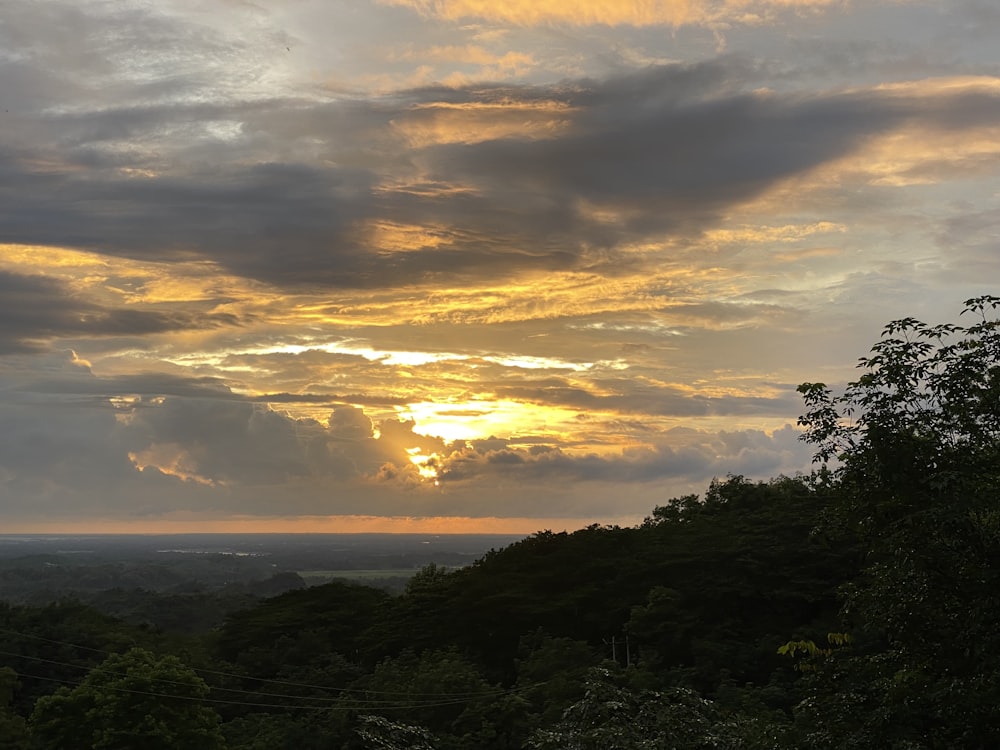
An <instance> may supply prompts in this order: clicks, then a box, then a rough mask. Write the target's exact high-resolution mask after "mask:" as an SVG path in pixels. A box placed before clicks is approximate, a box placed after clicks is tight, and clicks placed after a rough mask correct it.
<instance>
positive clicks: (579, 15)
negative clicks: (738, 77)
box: [382, 0, 839, 26]
mask: <svg viewBox="0 0 1000 750" xmlns="http://www.w3.org/2000/svg"><path fill="white" fill-rule="evenodd" d="M382 1H383V2H389V3H392V4H393V5H402V6H405V7H408V8H412V9H414V10H415V11H417V12H418V13H420V14H421V15H424V16H431V17H435V18H440V19H443V20H447V21H461V20H466V19H483V20H486V21H491V22H495V23H506V24H514V25H519V26H520V25H525V26H533V25H539V24H547V23H557V24H567V25H571V26H591V25H607V26H664V25H667V26H681V25H685V24H699V25H700V24H705V25H714V24H720V23H760V22H763V21H764V20H765V19H767V18H768V17H769V16H771V15H772V14H773V13H774V12H775V11H778V10H782V9H803V10H810V9H822V8H826V7H830V6H834V5H838V4H839V0H755V1H754V0H714V1H713V0H652V1H651V2H640V1H638V0H584V1H583V2H572V3H570V2H564V0H542V1H541V2H537V1H532V0H509V1H508V2H504V3H494V2H490V0H382Z"/></svg>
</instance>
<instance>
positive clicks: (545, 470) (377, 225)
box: [0, 0, 1000, 533]
mask: <svg viewBox="0 0 1000 750" xmlns="http://www.w3.org/2000/svg"><path fill="white" fill-rule="evenodd" d="M998 33H1000V6H998V5H996V4H995V3H992V2H988V1H987V0H949V1H947V2H945V1H944V0H936V1H931V0H873V1H872V2H865V3H852V2H840V1H838V0H683V1H682V0H653V1H652V2H638V0H637V1H636V2H627V1H625V0H622V1H621V2H602V1H601V0H585V1H583V2H577V3H559V2H552V1H551V0H536V1H535V2H530V3H529V2H522V1H521V0H517V1H514V0H511V1H510V2H506V3H502V4H501V3H492V2H484V1H483V0H381V1H377V2H363V1H361V0H358V1H354V0H351V1H350V2H347V1H346V0H343V1H340V2H336V1H330V0H296V1H295V2H287V3H252V2H242V1H241V0H209V1H208V2H193V1H191V0H161V1H160V2H149V1H148V0H122V1H121V2H112V3H109V2H99V1H98V0H76V1H75V2H68V0H46V1H45V2H37V0H6V2H5V3H4V11H3V14H2V17H0V118H2V119H0V123H2V125H0V528H2V529H3V531H4V533H16V532H27V533H44V532H49V533H52V532H65V533H77V532H79V533H88V532H94V531H97V530H103V531H105V532H109V531H117V532H130V533H131V532H151V533H165V532H169V531H178V532H190V531H212V532H218V531H279V532H288V531H331V532H339V531H414V532H426V531H438V532H441V533H445V532H452V533H476V532H485V533H530V532H532V531H535V530H538V529H542V528H553V529H563V528H578V527H581V526H585V525H588V524H590V523H594V522H599V523H623V524H631V523H635V522H637V521H640V520H641V519H642V517H643V516H644V515H646V514H648V513H649V511H650V510H651V509H652V508H653V507H654V506H655V505H657V504H662V503H663V502H665V501H666V500H667V499H669V498H671V497H674V496H679V495H684V494H687V493H700V492H703V491H704V489H705V487H706V486H707V484H708V482H709V481H710V480H711V479H712V478H713V477H723V476H725V475H727V474H731V473H732V474H743V475H746V476H748V477H753V478H761V479H763V478H768V477H773V476H777V475H779V474H782V473H786V474H792V473H795V472H799V471H809V469H810V448H809V446H807V445H804V444H803V443H801V441H799V440H798V435H799V430H798V428H797V427H796V418H797V416H798V415H799V413H800V412H801V406H800V401H799V398H798V395H797V394H796V392H795V387H796V386H797V385H798V384H799V383H801V382H803V381H824V382H827V383H829V384H831V385H832V386H837V385H842V384H843V383H845V382H846V381H848V380H850V379H851V378H853V377H855V374H856V372H855V370H854V367H853V366H854V363H855V362H856V361H857V358H858V357H860V356H863V355H864V354H865V353H866V352H867V351H868V348H869V347H870V346H871V344H872V343H873V342H874V341H875V340H876V339H877V337H878V335H879V332H880V330H881V329H882V327H883V325H884V324H885V323H887V322H888V321H890V320H893V319H898V318H902V317H908V316H913V317H916V318H920V319H922V320H926V321H928V322H940V321H948V320H955V319H956V316H957V314H958V311H959V310H960V308H961V304H962V301H963V300H965V299H967V298H969V297H973V296H977V295H981V294H987V293H996V292H997V282H998V280H1000V212H998V207H1000V60H998V54H997V51H996V44H995V40H996V38H997V34H998Z"/></svg>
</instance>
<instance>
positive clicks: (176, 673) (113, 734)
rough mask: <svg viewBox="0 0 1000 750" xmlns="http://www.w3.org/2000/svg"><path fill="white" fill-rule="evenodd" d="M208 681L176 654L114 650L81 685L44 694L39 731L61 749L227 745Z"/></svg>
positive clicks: (36, 715) (36, 716)
mask: <svg viewBox="0 0 1000 750" xmlns="http://www.w3.org/2000/svg"><path fill="white" fill-rule="evenodd" d="M208 693H209V688H208V686H207V685H206V684H205V682H204V680H202V679H201V678H200V677H199V676H198V675H197V674H196V673H195V672H194V671H193V670H191V669H189V668H188V667H186V666H184V664H183V663H182V662H181V661H180V660H179V659H177V658H176V657H173V656H164V657H157V656H155V655H154V654H152V653H151V652H149V651H146V650H144V649H138V648H135V649H132V650H130V651H129V652H128V653H126V654H121V655H119V654H114V655H112V656H109V657H108V658H107V659H106V660H105V661H104V662H103V663H102V664H101V666H100V667H96V668H95V669H93V670H91V672H90V673H89V674H88V675H87V677H86V678H85V679H84V680H83V682H82V683H80V684H79V685H78V686H77V687H75V688H73V689H72V690H70V689H69V688H60V689H59V690H58V691H57V692H56V693H55V694H54V695H50V696H46V697H43V698H40V699H39V700H38V702H37V703H36V704H35V710H34V712H33V713H32V716H31V728H32V732H33V735H34V737H35V738H36V739H37V740H38V741H40V742H41V743H42V744H43V746H45V747H52V748H56V747H58V748H60V750H76V749H79V750H119V749H120V748H134V747H141V748H144V750H175V749H176V748H180V747H192V748H193V747H197V748H200V749H202V750H212V748H223V747H224V746H225V744H224V740H223V737H222V733H221V732H220V730H219V716H218V714H216V712H215V711H214V710H212V709H211V708H207V707H206V706H205V705H204V704H203V703H202V699H204V698H206V697H207V696H208Z"/></svg>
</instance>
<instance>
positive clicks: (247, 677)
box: [0, 628, 534, 697]
mask: <svg viewBox="0 0 1000 750" xmlns="http://www.w3.org/2000/svg"><path fill="white" fill-rule="evenodd" d="M0 633H5V634H7V635H16V636H20V637H22V638H31V639H34V640H38V641H44V642H46V643H53V644H56V645H60V646H70V647H72V648H77V649H81V650H83V651H92V652H94V653H97V654H103V655H104V656H112V655H114V654H116V653H118V652H115V651H105V650H103V649H99V648H92V647H90V646H81V645H80V644H77V643H70V642H68V641H59V640H55V639H53V638H45V637H43V636H40V635H33V634H31V633H21V632H19V631H16V630H11V629H9V628H0ZM0 653H8V652H0ZM8 655H10V656H21V654H11V653H8ZM24 658H39V657H24ZM42 661H45V660H44V659H42ZM53 663H55V664H63V665H64V666H69V667H79V665H76V664H69V663H66V662H53ZM94 668H96V667H94ZM88 669H89V667H88ZM191 669H193V670H194V671H195V672H198V673H204V674H210V675H215V676H218V677H234V678H237V679H241V680H253V681H255V682H263V683H270V684H274V685H286V686H288V687H301V688H310V689H312V690H324V691H329V690H336V691H338V692H341V693H360V694H362V695H388V696H414V695H416V696H429V697H441V696H448V697H468V696H489V695H491V694H493V695H506V694H507V693H510V692H517V691H521V690H527V689H529V688H530V687H534V685H531V686H527V687H520V688H509V689H507V688H505V689H501V690H496V691H493V692H492V693H490V692H486V691H484V692H481V693H471V692H459V693H410V692H407V691H404V690H366V689H365V688H348V687H330V686H329V685H311V684H309V683H304V682H292V681H289V680H273V679H269V678H266V677H253V676H251V675H246V674H238V673H236V672H220V671H218V670H213V669H204V668H202V667H191ZM218 689H219V690H230V688H218ZM232 690H234V691H235V690H236V689H235V688H232ZM241 692H248V693H251V694H256V695H263V693H258V692H257V691H252V690H248V691H241ZM276 695H283V694H276ZM289 697H301V696H289Z"/></svg>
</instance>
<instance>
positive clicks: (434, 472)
mask: <svg viewBox="0 0 1000 750" xmlns="http://www.w3.org/2000/svg"><path fill="white" fill-rule="evenodd" d="M406 454H407V455H408V456H409V457H410V463H411V464H413V465H414V466H415V467H417V473H418V474H419V475H420V477H421V479H426V480H428V481H432V482H434V484H437V483H438V469H437V467H438V462H439V461H440V460H441V455H440V454H438V453H429V454H428V453H423V452H422V451H421V449H420V448H407V449H406Z"/></svg>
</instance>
